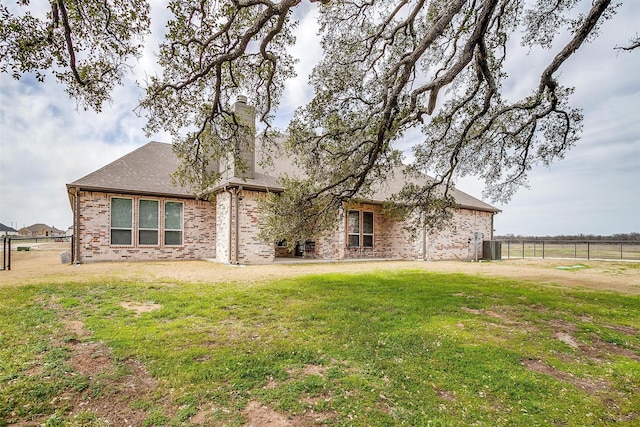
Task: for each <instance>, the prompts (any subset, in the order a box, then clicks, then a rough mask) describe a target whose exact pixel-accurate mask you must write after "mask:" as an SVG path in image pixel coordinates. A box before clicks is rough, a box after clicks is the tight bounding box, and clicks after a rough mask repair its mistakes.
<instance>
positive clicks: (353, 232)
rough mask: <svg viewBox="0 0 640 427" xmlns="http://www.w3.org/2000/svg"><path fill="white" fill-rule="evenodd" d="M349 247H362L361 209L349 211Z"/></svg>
mask: <svg viewBox="0 0 640 427" xmlns="http://www.w3.org/2000/svg"><path fill="white" fill-rule="evenodd" d="M347 230H348V233H349V247H355V248H358V247H360V211H349V217H348V220H347Z"/></svg>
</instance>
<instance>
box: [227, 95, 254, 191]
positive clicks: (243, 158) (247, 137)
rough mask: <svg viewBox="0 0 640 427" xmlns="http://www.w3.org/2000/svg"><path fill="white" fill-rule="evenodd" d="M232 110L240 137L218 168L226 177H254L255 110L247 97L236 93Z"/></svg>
mask: <svg viewBox="0 0 640 427" xmlns="http://www.w3.org/2000/svg"><path fill="white" fill-rule="evenodd" d="M233 110H234V113H235V114H236V120H237V121H238V123H239V124H240V129H239V133H240V138H239V139H238V141H236V144H237V145H236V147H234V150H233V153H232V154H231V158H230V159H227V161H226V162H224V163H226V165H225V164H221V165H220V166H221V167H220V170H221V171H222V174H223V176H224V177H225V178H227V179H229V178H243V179H250V178H254V176H255V169H256V164H255V161H256V159H255V151H256V110H255V108H254V107H253V106H251V105H248V104H247V97H246V96H244V95H238V98H237V100H236V103H235V104H234V106H233ZM225 166H226V167H225Z"/></svg>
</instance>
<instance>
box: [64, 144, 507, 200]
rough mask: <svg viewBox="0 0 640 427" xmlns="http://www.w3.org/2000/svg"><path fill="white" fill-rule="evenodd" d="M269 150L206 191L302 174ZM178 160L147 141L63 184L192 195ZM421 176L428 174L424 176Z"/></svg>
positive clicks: (396, 180) (397, 181) (378, 195)
mask: <svg viewBox="0 0 640 427" xmlns="http://www.w3.org/2000/svg"><path fill="white" fill-rule="evenodd" d="M259 140H260V138H257V139H256V159H259V158H261V157H262V156H264V155H265V154H266V153H265V152H266V151H267V150H264V149H263V148H262V147H261V145H260V142H259ZM269 153H270V154H272V155H273V157H274V158H273V159H272V161H271V162H270V163H269V164H266V165H265V164H262V163H261V162H259V161H258V162H256V168H255V174H254V178H248V179H243V178H230V179H228V180H225V181H224V182H221V183H219V184H217V185H216V186H215V187H213V188H212V189H211V190H210V191H211V192H212V193H215V192H217V191H221V190H222V189H223V188H224V186H230V185H231V186H236V185H237V186H242V187H244V188H246V189H255V190H262V191H273V192H279V191H282V190H283V188H282V185H281V184H280V183H279V176H281V175H282V174H283V173H287V174H288V175H289V176H300V175H301V174H302V173H301V171H300V170H299V169H298V168H297V167H296V166H295V165H294V164H293V162H292V161H291V159H290V158H287V157H286V156H284V155H278V153H276V154H274V153H273V152H272V151H269ZM280 154H281V153H280ZM179 164H180V160H179V159H178V157H177V156H176V155H175V153H174V152H173V150H172V146H171V144H166V143H161V142H149V143H147V144H145V145H143V146H142V147H140V148H138V149H136V150H134V151H132V152H131V153H129V154H127V155H125V156H123V157H121V158H119V159H117V160H115V161H114V162H112V163H109V164H108V165H106V166H104V167H103V168H100V169H98V170H97V171H95V172H92V173H90V174H89V175H87V176H85V177H83V178H80V179H78V180H77V181H74V182H72V183H70V184H67V188H68V189H72V188H76V187H79V188H80V189H81V190H86V191H107V192H114V193H129V194H141V195H150V196H171V197H181V198H185V197H186V198H195V195H194V193H193V192H192V191H190V190H189V189H188V188H185V187H180V186H176V185H175V184H174V183H173V181H172V179H171V174H172V173H173V172H175V171H176V170H177V168H178V166H179ZM425 179H428V177H426V176H425ZM406 182H407V177H406V175H405V173H404V171H403V169H402V168H398V169H397V170H396V171H394V173H393V174H391V175H390V176H389V177H388V179H387V180H386V181H385V182H383V183H380V184H379V186H378V188H377V190H376V191H375V192H374V194H373V195H372V196H371V197H370V198H368V200H369V201H371V202H373V203H381V202H383V201H385V200H388V199H389V197H391V195H393V194H395V193H397V192H399V191H400V190H401V189H402V187H403V186H404V184H405V183H406ZM452 195H453V197H454V199H455V200H456V202H457V203H458V205H459V206H460V207H463V208H470V209H475V210H481V211H487V212H499V211H500V210H499V209H497V208H495V207H493V206H491V205H489V204H487V203H485V202H483V201H481V200H479V199H476V198H475V197H473V196H471V195H469V194H467V193H464V192H462V191H460V190H457V189H454V190H452Z"/></svg>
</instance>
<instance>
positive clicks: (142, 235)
mask: <svg viewBox="0 0 640 427" xmlns="http://www.w3.org/2000/svg"><path fill="white" fill-rule="evenodd" d="M158 208H159V203H158V201H157V200H143V199H141V200H139V201H138V244H139V245H144V246H157V245H158Z"/></svg>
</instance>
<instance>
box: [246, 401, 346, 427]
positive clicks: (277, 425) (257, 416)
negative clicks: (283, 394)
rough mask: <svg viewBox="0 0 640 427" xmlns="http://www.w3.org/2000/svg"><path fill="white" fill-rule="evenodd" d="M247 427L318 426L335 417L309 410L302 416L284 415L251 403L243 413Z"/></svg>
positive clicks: (265, 406)
mask: <svg viewBox="0 0 640 427" xmlns="http://www.w3.org/2000/svg"><path fill="white" fill-rule="evenodd" d="M242 415H243V416H244V418H245V419H246V420H247V421H246V423H245V424H244V426H245V427H307V426H317V425H319V424H322V423H324V422H326V421H327V420H329V419H331V418H333V417H334V415H333V414H327V413H323V412H316V411H314V410H307V411H305V413H304V414H301V415H283V414H281V413H279V412H276V411H274V410H273V409H271V408H269V407H268V406H267V405H263V404H261V403H260V402H256V401H250V402H249V403H248V404H247V406H246V407H245V408H244V411H242Z"/></svg>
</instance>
